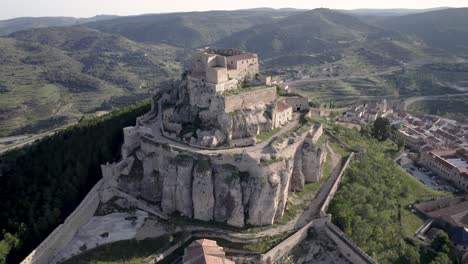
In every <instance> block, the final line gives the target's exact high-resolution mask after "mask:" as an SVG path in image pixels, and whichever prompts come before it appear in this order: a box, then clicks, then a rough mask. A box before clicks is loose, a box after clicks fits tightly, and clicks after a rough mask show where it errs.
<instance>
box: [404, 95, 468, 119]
mask: <svg viewBox="0 0 468 264" xmlns="http://www.w3.org/2000/svg"><path fill="white" fill-rule="evenodd" d="M466 109H468V96H459V97H451V98H445V99H443V98H442V99H437V100H427V101H419V102H415V103H413V104H412V105H410V106H409V107H408V112H415V113H422V114H431V115H438V116H443V117H447V118H451V119H455V120H464V119H466V118H468V112H467V111H466Z"/></svg>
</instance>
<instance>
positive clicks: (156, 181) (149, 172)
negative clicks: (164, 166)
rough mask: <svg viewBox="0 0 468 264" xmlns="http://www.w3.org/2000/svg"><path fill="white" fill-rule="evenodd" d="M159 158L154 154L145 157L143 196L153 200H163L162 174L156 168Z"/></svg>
mask: <svg viewBox="0 0 468 264" xmlns="http://www.w3.org/2000/svg"><path fill="white" fill-rule="evenodd" d="M156 166H157V159H156V157H154V156H153V155H151V156H147V157H144V158H143V180H142V181H141V194H140V195H141V197H143V198H144V199H145V200H148V201H151V202H160V201H161V184H162V182H161V181H160V180H161V176H160V174H159V172H158V171H156V170H154V168H156Z"/></svg>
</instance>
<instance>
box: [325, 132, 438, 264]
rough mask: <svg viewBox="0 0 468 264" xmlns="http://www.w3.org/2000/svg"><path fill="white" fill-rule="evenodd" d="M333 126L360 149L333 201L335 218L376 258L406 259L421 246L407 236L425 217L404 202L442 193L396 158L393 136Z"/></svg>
mask: <svg viewBox="0 0 468 264" xmlns="http://www.w3.org/2000/svg"><path fill="white" fill-rule="evenodd" d="M333 130H334V133H335V135H337V136H338V137H339V138H340V139H342V140H343V141H344V142H345V143H347V144H348V145H350V146H351V147H353V148H356V149H359V150H360V152H361V153H359V154H357V156H356V159H355V161H354V162H352V164H351V166H350V167H349V168H348V170H347V172H346V177H345V178H344V182H343V184H342V186H341V187H340V189H339V190H338V192H337V194H336V196H335V198H334V199H333V201H332V204H331V206H330V212H331V214H332V215H333V222H334V223H335V224H336V225H337V226H339V227H340V228H341V229H342V230H343V231H344V232H345V233H346V234H347V235H349V236H350V237H351V238H352V239H353V240H354V241H355V242H356V243H357V244H358V245H359V246H360V247H361V248H363V249H364V251H366V252H367V253H368V254H369V255H371V256H372V257H373V258H374V259H376V260H377V261H378V262H379V263H408V262H405V261H404V259H411V258H413V257H414V256H416V255H419V254H420V253H419V251H420V250H419V249H418V247H415V246H414V245H413V244H410V243H407V242H406V240H405V238H406V237H408V236H412V234H414V232H415V231H416V229H417V228H418V227H419V226H420V225H421V224H422V223H423V221H422V220H421V219H419V218H418V217H417V216H415V215H413V214H412V213H411V212H410V211H409V210H408V205H409V204H412V203H415V202H418V201H423V200H428V199H431V198H433V197H436V196H440V195H444V193H442V192H437V191H433V190H431V189H429V188H428V187H426V186H425V185H423V184H422V183H420V182H419V181H418V180H417V179H415V178H414V177H412V176H411V175H409V174H408V173H407V172H405V171H404V170H403V169H402V168H400V167H399V166H398V165H397V164H396V163H395V162H394V158H395V153H398V150H397V146H396V145H395V144H394V143H393V142H390V141H388V140H387V141H384V142H379V141H377V140H375V139H371V138H369V137H366V136H363V135H361V134H360V133H359V132H358V131H357V130H355V129H347V128H344V127H340V126H335V127H334V128H333ZM421 255H422V254H421ZM415 263H419V261H418V262H415Z"/></svg>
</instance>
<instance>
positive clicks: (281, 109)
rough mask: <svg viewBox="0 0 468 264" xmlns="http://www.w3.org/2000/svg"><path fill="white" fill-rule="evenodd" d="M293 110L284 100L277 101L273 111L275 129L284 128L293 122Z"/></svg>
mask: <svg viewBox="0 0 468 264" xmlns="http://www.w3.org/2000/svg"><path fill="white" fill-rule="evenodd" d="M292 115H293V108H292V106H290V105H288V103H287V102H286V100H285V99H284V98H281V99H279V100H277V101H276V103H275V108H274V111H273V128H278V127H282V126H284V125H285V124H287V123H289V122H290V121H291V120H292Z"/></svg>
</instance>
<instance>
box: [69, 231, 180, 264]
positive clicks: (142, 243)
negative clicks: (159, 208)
mask: <svg viewBox="0 0 468 264" xmlns="http://www.w3.org/2000/svg"><path fill="white" fill-rule="evenodd" d="M183 238H184V234H183V233H177V234H175V235H165V236H162V237H159V238H152V239H144V240H124V241H118V242H114V243H111V244H107V245H103V246H100V247H97V248H94V249H91V250H89V251H87V252H85V253H82V254H80V255H78V256H76V257H73V258H71V259H69V260H67V261H65V262H64V264H82V263H83V264H84V263H93V264H118V263H122V264H123V263H125V264H143V263H145V262H144V261H143V260H144V259H145V258H147V257H149V256H151V255H153V254H159V253H161V252H163V251H164V250H166V249H168V248H169V247H171V246H172V245H174V244H175V243H177V242H179V241H181V240H182V239H183Z"/></svg>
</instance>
